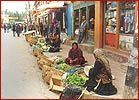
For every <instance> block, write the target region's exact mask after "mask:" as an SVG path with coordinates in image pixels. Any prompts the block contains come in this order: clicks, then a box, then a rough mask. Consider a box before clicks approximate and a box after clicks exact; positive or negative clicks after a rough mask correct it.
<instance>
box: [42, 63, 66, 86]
mask: <svg viewBox="0 0 139 100" xmlns="http://www.w3.org/2000/svg"><path fill="white" fill-rule="evenodd" d="M63 74H64V72H63V71H61V70H58V69H55V68H53V67H50V66H47V65H43V68H42V78H43V80H44V81H45V82H46V83H50V79H51V77H52V75H56V76H62V75H63Z"/></svg>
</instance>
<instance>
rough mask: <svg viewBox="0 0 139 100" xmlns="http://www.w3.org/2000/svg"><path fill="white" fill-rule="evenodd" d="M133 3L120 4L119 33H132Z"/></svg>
mask: <svg viewBox="0 0 139 100" xmlns="http://www.w3.org/2000/svg"><path fill="white" fill-rule="evenodd" d="M134 12H135V2H134V1H132V2H120V28H119V29H120V33H122V34H133V33H134V15H135V14H134Z"/></svg>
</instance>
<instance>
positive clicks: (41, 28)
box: [39, 22, 43, 36]
mask: <svg viewBox="0 0 139 100" xmlns="http://www.w3.org/2000/svg"><path fill="white" fill-rule="evenodd" d="M39 26H40V33H41V35H42V36H43V23H42V22H41V23H40V25H39Z"/></svg>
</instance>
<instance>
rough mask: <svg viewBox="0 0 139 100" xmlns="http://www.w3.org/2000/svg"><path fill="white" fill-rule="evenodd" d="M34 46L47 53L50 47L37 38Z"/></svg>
mask: <svg viewBox="0 0 139 100" xmlns="http://www.w3.org/2000/svg"><path fill="white" fill-rule="evenodd" d="M36 46H37V47H38V48H40V49H42V50H43V51H49V49H50V47H51V45H49V44H46V42H45V40H44V39H43V38H39V39H38V41H37V44H36Z"/></svg>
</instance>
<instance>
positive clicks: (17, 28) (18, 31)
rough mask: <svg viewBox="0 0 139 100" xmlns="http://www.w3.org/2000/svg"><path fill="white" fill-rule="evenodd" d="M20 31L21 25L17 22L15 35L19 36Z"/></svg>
mask: <svg viewBox="0 0 139 100" xmlns="http://www.w3.org/2000/svg"><path fill="white" fill-rule="evenodd" d="M20 32H21V27H20V25H19V24H17V26H16V33H17V36H18V37H20Z"/></svg>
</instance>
